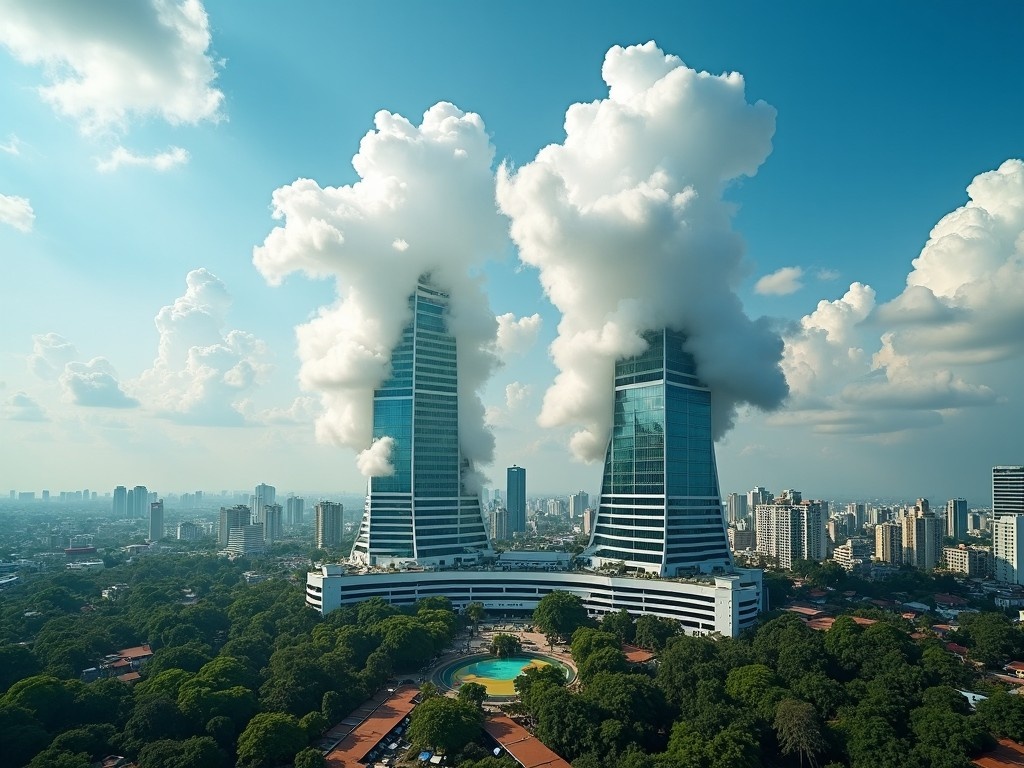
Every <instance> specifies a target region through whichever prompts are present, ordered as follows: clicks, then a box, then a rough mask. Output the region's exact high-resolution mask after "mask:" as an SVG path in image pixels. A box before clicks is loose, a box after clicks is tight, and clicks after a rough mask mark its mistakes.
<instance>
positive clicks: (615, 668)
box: [577, 648, 628, 683]
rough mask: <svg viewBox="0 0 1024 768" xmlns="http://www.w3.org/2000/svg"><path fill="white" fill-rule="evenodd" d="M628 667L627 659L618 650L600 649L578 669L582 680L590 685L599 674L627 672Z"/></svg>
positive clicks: (588, 657)
mask: <svg viewBox="0 0 1024 768" xmlns="http://www.w3.org/2000/svg"><path fill="white" fill-rule="evenodd" d="M627 667H628V665H627V664H626V657H625V655H623V653H622V651H620V650H619V649H618V648H600V649H598V650H596V651H594V652H593V653H591V654H590V655H589V656H587V657H586V658H585V659H584V660H583V663H582V664H580V665H579V666H578V667H577V668H578V669H579V674H580V680H581V681H583V682H584V683H589V682H590V681H591V680H593V679H594V677H595V676H597V675H599V674H602V673H609V672H625V671H626V669H627Z"/></svg>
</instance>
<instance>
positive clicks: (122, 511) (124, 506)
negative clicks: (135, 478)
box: [114, 485, 128, 520]
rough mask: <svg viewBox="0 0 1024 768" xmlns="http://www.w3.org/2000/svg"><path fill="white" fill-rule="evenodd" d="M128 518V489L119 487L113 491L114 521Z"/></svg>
mask: <svg viewBox="0 0 1024 768" xmlns="http://www.w3.org/2000/svg"><path fill="white" fill-rule="evenodd" d="M126 517H128V489H127V488H125V487H124V486H123V485H119V486H117V487H116V488H115V489H114V519H115V520H124V519H125V518H126Z"/></svg>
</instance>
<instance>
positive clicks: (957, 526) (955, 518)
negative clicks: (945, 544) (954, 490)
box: [946, 499, 967, 539]
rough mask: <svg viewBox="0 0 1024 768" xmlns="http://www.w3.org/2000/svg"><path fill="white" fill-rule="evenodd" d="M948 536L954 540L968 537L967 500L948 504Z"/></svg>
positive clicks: (952, 500) (951, 500)
mask: <svg viewBox="0 0 1024 768" xmlns="http://www.w3.org/2000/svg"><path fill="white" fill-rule="evenodd" d="M946 535H947V536H952V537H953V538H954V539H964V538H966V537H967V499H950V500H949V501H947V502H946Z"/></svg>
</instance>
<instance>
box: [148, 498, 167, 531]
mask: <svg viewBox="0 0 1024 768" xmlns="http://www.w3.org/2000/svg"><path fill="white" fill-rule="evenodd" d="M163 537H164V500H163V499H160V501H154V502H153V503H151V504H150V505H149V541H160V539H162V538H163Z"/></svg>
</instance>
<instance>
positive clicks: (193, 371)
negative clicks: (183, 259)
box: [133, 269, 268, 426]
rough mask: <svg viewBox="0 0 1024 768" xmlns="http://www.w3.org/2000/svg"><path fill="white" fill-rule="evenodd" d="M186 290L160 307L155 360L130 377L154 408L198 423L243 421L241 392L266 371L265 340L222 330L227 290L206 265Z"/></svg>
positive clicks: (193, 273)
mask: <svg viewBox="0 0 1024 768" xmlns="http://www.w3.org/2000/svg"><path fill="white" fill-rule="evenodd" d="M185 283H186V290H185V293H184V295H182V296H179V297H178V298H177V299H175V300H174V303H173V304H169V305H168V306H165V307H163V308H162V309H161V310H160V311H159V312H158V313H157V315H156V318H155V323H156V327H157V331H158V332H159V334H160V343H159V347H158V352H157V357H156V359H155V360H154V361H153V366H152V367H151V368H149V369H148V370H146V371H144V372H143V373H142V375H141V376H140V377H139V379H138V380H137V381H136V382H135V383H134V389H133V391H135V392H137V393H138V394H140V395H145V399H146V401H147V403H148V404H149V405H150V406H151V407H152V408H154V409H155V410H156V411H157V412H158V413H160V414H162V415H164V416H166V417H168V418H172V419H174V420H177V421H181V422H185V423H191V424H198V425H204V426H205V425H208V426H213V425H237V424H242V423H244V417H243V415H242V412H241V411H242V409H243V408H244V403H245V396H246V395H247V394H248V393H249V392H250V391H251V390H252V389H253V387H255V385H256V384H257V383H258V382H259V381H260V380H261V378H262V376H263V375H264V374H265V373H266V372H267V370H268V366H267V364H266V363H265V362H264V360H265V358H266V352H267V350H266V345H265V344H264V343H263V342H262V341H261V340H259V339H257V338H256V337H255V336H253V335H252V334H249V333H245V332H244V331H238V330H229V331H225V330H224V328H225V325H226V322H227V312H228V309H229V307H230V306H231V296H230V295H229V294H228V290H227V287H226V286H225V285H224V283H223V282H221V280H220V279H219V278H218V277H217V276H216V275H214V274H212V273H211V272H209V271H208V270H206V269H194V270H192V271H191V272H189V273H188V275H187V276H186V278H185Z"/></svg>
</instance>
